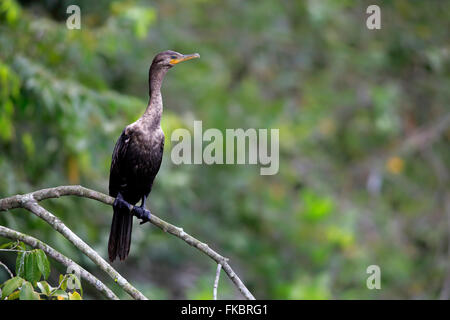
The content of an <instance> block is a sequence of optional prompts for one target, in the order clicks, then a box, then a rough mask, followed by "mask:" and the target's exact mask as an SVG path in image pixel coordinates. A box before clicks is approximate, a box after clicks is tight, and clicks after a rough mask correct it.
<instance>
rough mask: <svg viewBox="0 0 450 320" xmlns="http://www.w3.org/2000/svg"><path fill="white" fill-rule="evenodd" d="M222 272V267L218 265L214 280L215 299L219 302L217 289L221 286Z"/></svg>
mask: <svg viewBox="0 0 450 320" xmlns="http://www.w3.org/2000/svg"><path fill="white" fill-rule="evenodd" d="M220 270H222V265H221V264H220V263H218V264H217V270H216V278H215V279H214V289H213V299H214V300H217V287H218V286H219V279H220Z"/></svg>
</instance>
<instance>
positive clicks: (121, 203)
mask: <svg viewBox="0 0 450 320" xmlns="http://www.w3.org/2000/svg"><path fill="white" fill-rule="evenodd" d="M113 206H114V207H116V208H119V209H125V208H127V209H128V210H130V209H129V208H130V207H129V204H128V202H126V201H125V200H123V199H122V198H119V197H117V198H116V199H115V200H114V203H113Z"/></svg>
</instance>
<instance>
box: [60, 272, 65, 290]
mask: <svg viewBox="0 0 450 320" xmlns="http://www.w3.org/2000/svg"><path fill="white" fill-rule="evenodd" d="M59 286H60V287H61V289H62V290H66V289H67V277H66V276H63V275H62V274H60V275H59Z"/></svg>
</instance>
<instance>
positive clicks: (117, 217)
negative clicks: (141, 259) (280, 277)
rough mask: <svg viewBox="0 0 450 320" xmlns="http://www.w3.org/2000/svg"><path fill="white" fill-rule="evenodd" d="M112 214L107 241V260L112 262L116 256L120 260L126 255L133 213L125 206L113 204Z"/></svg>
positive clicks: (129, 242) (128, 248)
mask: <svg viewBox="0 0 450 320" xmlns="http://www.w3.org/2000/svg"><path fill="white" fill-rule="evenodd" d="M113 209H114V215H113V220H112V223H111V231H110V233H109V241H108V255H109V260H110V261H111V262H113V261H114V260H115V259H116V256H119V259H120V260H121V261H123V260H125V259H126V258H127V257H128V253H129V252H130V245H131V231H132V229H133V215H132V214H131V212H129V209H128V208H127V207H126V206H113Z"/></svg>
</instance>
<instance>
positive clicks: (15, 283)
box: [2, 277, 24, 299]
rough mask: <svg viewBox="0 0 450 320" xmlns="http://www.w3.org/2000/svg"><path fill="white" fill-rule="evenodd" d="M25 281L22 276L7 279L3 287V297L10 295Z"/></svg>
mask: <svg viewBox="0 0 450 320" xmlns="http://www.w3.org/2000/svg"><path fill="white" fill-rule="evenodd" d="M23 281H24V280H23V279H22V278H20V277H14V278H11V279H9V280H8V281H6V282H5V283H4V284H3V288H2V299H5V297H7V296H9V295H10V294H11V293H13V291H14V290H16V289H17V288H19V287H20V286H21V285H22V283H23Z"/></svg>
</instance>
